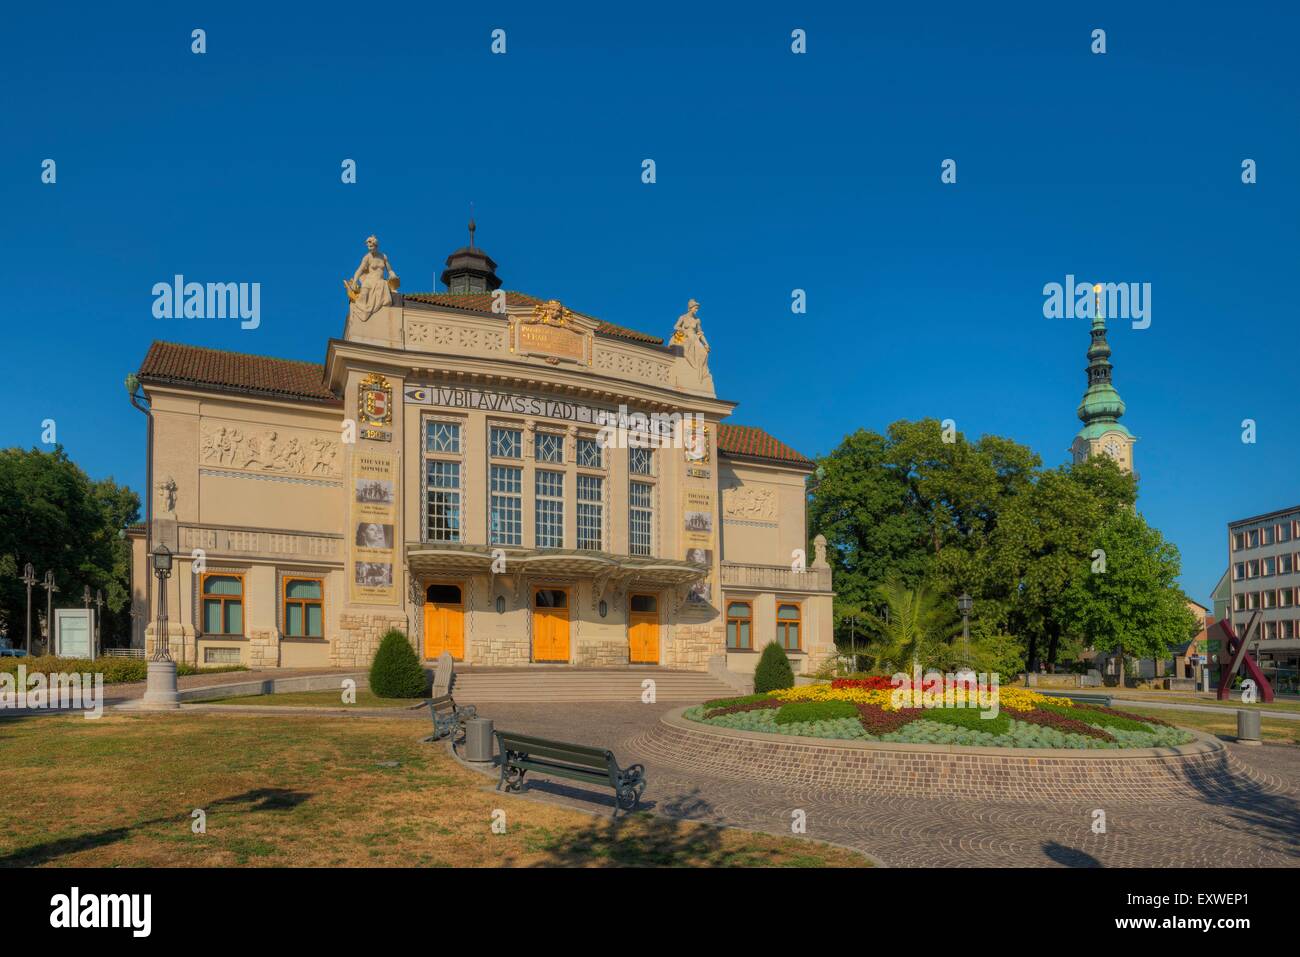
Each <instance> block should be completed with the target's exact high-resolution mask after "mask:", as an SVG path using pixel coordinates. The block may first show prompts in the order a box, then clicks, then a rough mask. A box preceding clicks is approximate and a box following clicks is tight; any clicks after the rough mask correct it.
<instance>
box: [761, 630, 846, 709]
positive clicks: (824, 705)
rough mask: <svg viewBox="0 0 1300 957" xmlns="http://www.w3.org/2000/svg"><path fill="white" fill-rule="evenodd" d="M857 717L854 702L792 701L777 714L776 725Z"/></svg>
mask: <svg viewBox="0 0 1300 957" xmlns="http://www.w3.org/2000/svg"><path fill="white" fill-rule="evenodd" d="M768 647H771V646H770V645H769V646H768ZM857 716H858V706H857V705H855V704H854V703H853V702H852V701H790V702H788V703H786V704H785V705H783V706H782V707H781V710H780V711H778V712H777V713H776V723H777V724H796V723H798V722H800V721H831V720H833V719H835V718H856V717H857Z"/></svg>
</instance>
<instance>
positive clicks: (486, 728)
mask: <svg viewBox="0 0 1300 957" xmlns="http://www.w3.org/2000/svg"><path fill="white" fill-rule="evenodd" d="M492 750H493V748H492V721H491V720H490V719H488V718H470V719H469V720H468V721H466V722H465V754H464V757H465V760H466V761H478V762H482V763H484V764H486V763H487V762H489V761H491V760H492Z"/></svg>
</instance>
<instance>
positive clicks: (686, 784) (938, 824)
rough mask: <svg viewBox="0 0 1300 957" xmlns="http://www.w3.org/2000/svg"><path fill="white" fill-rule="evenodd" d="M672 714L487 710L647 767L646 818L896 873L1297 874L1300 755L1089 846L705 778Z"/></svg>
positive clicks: (1022, 809)
mask: <svg viewBox="0 0 1300 957" xmlns="http://www.w3.org/2000/svg"><path fill="white" fill-rule="evenodd" d="M672 707H673V706H672V705H642V704H595V703H592V704H551V705H545V704H489V705H486V706H485V707H482V708H480V709H479V710H480V715H481V716H482V717H485V718H491V719H492V720H493V721H494V722H495V726H496V728H498V729H504V730H509V731H517V732H522V733H528V734H535V735H538V736H541V737H551V738H558V739H560V740H565V741H572V742H575V743H579V744H588V745H598V746H604V747H609V748H611V749H612V750H613V751H614V754H615V755H616V756H617V757H618V759H619V761H620V762H621V763H623V764H632V763H637V762H639V763H642V764H644V765H645V766H646V777H647V781H648V786H647V788H646V793H645V797H644V799H643V802H642V804H643V807H648V808H649V809H650V810H652V811H654V812H655V813H658V814H663V815H666V816H669V817H675V818H686V819H690V820H699V821H710V822H713V823H717V824H727V825H734V826H737V827H744V828H749V829H752V830H757V831H767V832H770V833H773V834H785V835H788V834H790V833H791V829H790V828H791V821H792V815H793V814H794V812H795V811H796V810H802V811H804V812H805V813H806V815H807V835H808V836H809V837H811V838H816V839H819V840H824V841H831V842H833V843H836V844H842V845H845V846H848V847H853V848H856V849H858V850H861V851H865V852H866V853H868V854H870V855H871V856H872V857H874V858H876V859H877V860H878V861H880V862H881V863H883V864H885V865H888V866H893V867H911V866H917V867H936V866H937V867H958V866H966V867H1005V866H1014V867H1027V866H1043V867H1053V866H1062V867H1192V866H1197V867H1207V866H1226V867H1260V866H1265V867H1297V866H1300V748H1295V747H1287V746H1272V745H1266V746H1264V747H1254V748H1248V747H1242V746H1240V745H1236V744H1229V745H1228V747H1229V750H1230V751H1231V753H1232V756H1233V764H1234V767H1235V768H1236V769H1237V772H1238V773H1237V775H1236V778H1235V782H1236V784H1237V787H1236V788H1234V789H1233V790H1232V791H1230V792H1227V793H1225V792H1224V790H1223V789H1222V787H1221V786H1216V787H1213V788H1207V789H1206V790H1204V791H1198V790H1196V789H1193V788H1192V787H1191V786H1189V789H1188V792H1187V796H1186V798H1185V799H1179V800H1177V801H1164V802H1161V803H1159V804H1151V803H1146V804H1141V803H1118V802H1113V801H1112V802H1108V803H1107V804H1104V805H1100V806H1099V809H1100V810H1103V811H1105V813H1106V833H1105V834H1094V833H1093V832H1092V823H1093V812H1094V810H1096V809H1097V808H1094V807H1091V806H1082V805H1080V806H1069V805H1063V804H1052V805H1044V804H1034V803H1029V802H1012V801H979V802H975V801H960V800H949V799H939V798H935V799H923V798H921V799H918V798H913V797H907V798H904V797H891V796H889V795H881V794H879V793H858V792H853V791H849V790H844V789H837V790H812V789H808V790H802V789H799V788H797V787H792V786H790V785H771V784H767V783H764V782H762V781H753V780H747V779H740V778H728V777H721V776H718V775H716V774H702V773H699V772H697V771H694V770H692V769H691V768H690V767H688V766H681V765H679V764H677V763H676V762H675V761H674V759H673V757H672V755H669V754H664V753H661V751H662V749H661V748H660V747H659V746H658V744H657V742H655V741H653V739H652V737H651V732H652V730H653V729H654V727H655V725H656V724H657V722H658V721H659V717H660V715H662V714H663V713H665V712H666V711H670V710H672ZM529 785H530V797H532V798H534V799H538V798H541V799H543V800H550V801H555V802H557V803H561V804H565V805H567V806H571V807H575V808H582V809H586V810H600V811H607V810H612V807H613V805H612V799H611V796H610V795H609V794H608V792H605V793H602V792H600V791H596V790H588V789H584V788H580V787H571V786H569V785H568V784H565V783H562V782H561V781H560V780H558V779H557V780H548V779H546V778H536V777H535V776H531V775H530V777H529Z"/></svg>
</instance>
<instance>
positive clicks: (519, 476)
mask: <svg viewBox="0 0 1300 957" xmlns="http://www.w3.org/2000/svg"><path fill="white" fill-rule="evenodd" d="M490 482H491V504H490V506H489V508H490V509H491V513H490V514H489V516H488V519H489V521H488V525H489V528H488V533H489V534H490V535H491V537H492V544H493V545H522V544H523V483H524V470H523V469H521V468H515V467H513V466H509V465H494V466H492V468H491V470H490Z"/></svg>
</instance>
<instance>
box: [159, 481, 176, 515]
mask: <svg viewBox="0 0 1300 957" xmlns="http://www.w3.org/2000/svg"><path fill="white" fill-rule="evenodd" d="M158 504H160V505H161V506H162V510H163V512H166V513H171V512H175V511H176V480H175V479H174V478H172V477H171V476H170V475H166V476H164V477H163V479H162V480H161V481H160V482H159V483H158Z"/></svg>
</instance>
